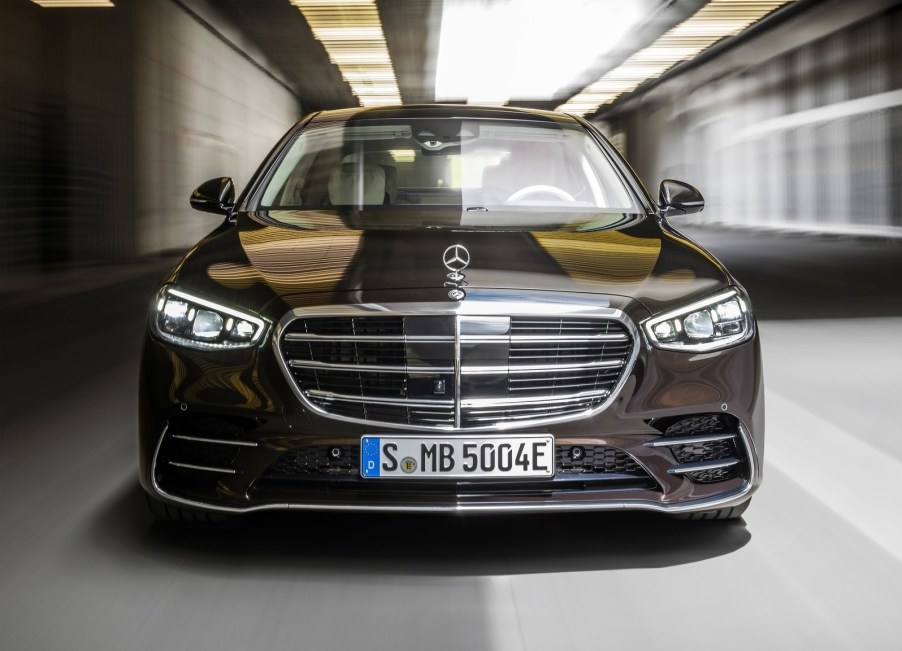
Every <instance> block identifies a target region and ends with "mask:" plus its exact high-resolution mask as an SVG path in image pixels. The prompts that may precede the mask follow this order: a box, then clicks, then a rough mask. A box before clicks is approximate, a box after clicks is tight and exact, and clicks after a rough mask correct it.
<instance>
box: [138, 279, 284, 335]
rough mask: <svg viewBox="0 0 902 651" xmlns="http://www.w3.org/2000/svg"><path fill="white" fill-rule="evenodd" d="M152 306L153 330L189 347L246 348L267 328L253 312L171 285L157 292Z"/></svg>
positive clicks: (266, 323) (264, 333) (265, 323)
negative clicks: (215, 301) (227, 305)
mask: <svg viewBox="0 0 902 651" xmlns="http://www.w3.org/2000/svg"><path fill="white" fill-rule="evenodd" d="M154 307H155V310H154V312H153V319H152V324H153V330H154V333H155V334H157V335H158V336H159V337H161V338H163V339H165V340H167V341H170V342H172V343H176V344H180V345H183V346H188V347H190V348H197V349H202V350H208V349H232V348H249V347H251V346H255V345H256V344H258V343H259V342H260V341H262V339H263V338H264V336H265V335H266V332H267V331H268V330H269V323H268V322H267V321H265V320H263V319H261V318H259V317H257V316H255V315H253V314H248V313H246V312H241V311H239V310H235V309H233V308H230V307H226V306H225V305H220V304H218V303H214V302H212V301H208V300H206V299H203V298H200V297H198V296H194V295H192V294H188V293H186V292H183V291H180V290H178V289H175V288H173V287H166V288H164V289H163V290H162V291H161V292H160V294H159V296H158V298H157V301H156V304H155V306H154Z"/></svg>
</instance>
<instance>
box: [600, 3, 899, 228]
mask: <svg viewBox="0 0 902 651" xmlns="http://www.w3.org/2000/svg"><path fill="white" fill-rule="evenodd" d="M874 4H876V3H872V2H870V3H869V2H867V1H866V0H861V1H860V2H859V1H856V2H848V1H843V2H825V3H822V4H820V5H816V6H812V7H810V8H809V9H808V10H807V11H805V12H803V13H802V14H801V15H799V16H797V17H796V18H795V19H794V20H791V21H788V22H787V23H785V24H783V25H780V26H779V27H777V28H775V29H773V30H770V31H767V32H764V33H754V32H753V33H752V34H750V35H749V37H748V38H746V39H745V40H744V41H743V42H742V43H740V44H738V45H736V46H735V47H733V48H730V49H729V50H726V51H723V52H712V53H711V55H713V56H708V57H704V58H702V57H700V59H701V60H700V61H699V62H698V64H697V65H695V66H694V67H693V68H691V69H689V70H687V71H685V72H684V73H682V74H680V75H678V76H675V77H673V78H671V79H668V80H665V81H663V82H662V83H660V84H659V85H658V86H656V87H655V88H653V89H652V90H650V91H649V92H647V93H645V94H644V95H642V96H641V97H637V98H636V99H633V100H629V101H627V102H625V103H624V104H623V106H621V107H618V108H617V109H616V110H614V111H612V113H611V115H610V116H609V117H608V119H607V122H606V123H605V124H604V125H603V127H604V128H605V129H606V130H607V131H608V132H609V133H611V134H612V135H613V136H614V140H615V142H617V143H619V145H620V147H621V148H625V151H626V154H627V157H628V158H629V160H630V161H631V162H632V164H633V165H634V166H635V167H636V169H637V171H638V172H639V173H640V175H641V176H642V177H643V179H644V180H645V182H646V184H647V185H648V187H649V190H650V191H652V192H653V193H655V194H656V193H657V184H658V183H659V182H660V181H661V180H662V179H664V178H677V179H681V180H685V181H687V182H689V183H692V184H693V185H696V186H698V187H699V188H700V189H701V190H702V192H703V194H704V195H705V199H706V200H707V205H706V208H705V212H704V213H703V214H702V215H699V216H698V217H697V218H695V219H694V221H697V222H698V223H703V222H704V223H711V222H719V223H724V224H728V225H735V226H748V227H753V228H760V227H777V228H785V229H789V230H792V229H798V230H803V231H812V232H837V233H848V234H856V233H861V234H870V235H874V234H880V235H891V236H896V237H902V7H900V6H899V5H897V6H896V7H895V8H891V9H889V10H888V11H882V12H879V13H876V14H874V13H869V12H871V7H869V5H874ZM863 14H864V16H865V17H863V18H862V15H863ZM686 221H689V220H688V219H686ZM680 223H686V222H685V221H681V222H680Z"/></svg>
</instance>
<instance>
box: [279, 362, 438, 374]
mask: <svg viewBox="0 0 902 651" xmlns="http://www.w3.org/2000/svg"><path fill="white" fill-rule="evenodd" d="M288 364H289V365H290V366H291V367H292V368H314V369H316V368H321V369H323V370H327V371H372V372H375V373H405V374H408V373H414V374H416V373H453V372H454V368H453V367H450V366H388V365H385V364H330V363H329V362H315V361H308V360H303V359H293V360H291V361H290V362H288Z"/></svg>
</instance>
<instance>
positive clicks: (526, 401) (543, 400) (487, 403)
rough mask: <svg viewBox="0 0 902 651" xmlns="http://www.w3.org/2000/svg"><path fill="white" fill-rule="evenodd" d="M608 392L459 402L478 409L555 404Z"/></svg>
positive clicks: (464, 405)
mask: <svg viewBox="0 0 902 651" xmlns="http://www.w3.org/2000/svg"><path fill="white" fill-rule="evenodd" d="M609 394H610V392H609V391H608V390H607V389H599V390H598V391H583V392H582V393H573V394H570V395H569V396H530V397H528V398H467V399H464V400H461V401H460V402H459V404H461V405H462V406H463V407H466V408H468V409H469V408H473V409H480V408H486V407H507V406H509V405H557V404H562V403H568V402H580V401H581V400H586V399H587V398H606V397H607V396H608V395H609Z"/></svg>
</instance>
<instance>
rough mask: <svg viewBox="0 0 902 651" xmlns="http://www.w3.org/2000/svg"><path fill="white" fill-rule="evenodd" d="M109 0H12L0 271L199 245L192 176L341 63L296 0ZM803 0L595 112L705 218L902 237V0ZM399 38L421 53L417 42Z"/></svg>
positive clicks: (1, 137) (250, 146) (261, 138)
mask: <svg viewBox="0 0 902 651" xmlns="http://www.w3.org/2000/svg"><path fill="white" fill-rule="evenodd" d="M418 1H419V0H409V2H407V3H406V4H401V1H400V0H399V2H398V3H395V2H392V3H391V4H389V3H387V2H382V3H381V4H380V7H381V9H380V11H381V12H382V13H383V14H385V15H386V16H391V15H392V12H396V13H397V14H398V15H397V16H396V17H395V18H396V19H395V20H394V22H391V21H390V23H391V25H393V26H394V27H393V30H394V31H392V34H393V36H392V39H394V38H397V37H398V35H399V34H400V35H402V36H406V35H409V34H414V33H418V32H417V30H416V29H414V28H413V25H420V27H421V28H422V29H427V30H428V29H433V30H434V29H436V24H433V23H435V20H433V21H432V22H431V23H430V22H426V23H423V24H421V23H416V21H415V18H416V15H419V14H421V13H424V11H420V10H417V11H414V10H415V9H417V7H420V5H418V4H417V2H418ZM423 1H424V2H427V0H423ZM428 1H430V2H432V4H431V5H429V6H431V7H432V10H431V13H430V15H440V12H438V10H437V8H438V7H439V6H440V2H438V0H428ZM115 4H116V6H115V9H109V10H106V9H95V10H47V9H42V8H40V7H38V6H37V5H36V4H34V3H33V2H31V1H29V0H3V2H2V3H0V98H2V99H0V191H2V196H3V200H2V201H0V273H2V277H3V279H4V281H5V282H4V284H6V285H12V284H14V283H15V282H17V280H18V279H21V278H28V277H31V278H35V279H37V280H36V281H35V282H39V281H40V279H41V278H42V277H43V276H42V274H44V272H47V271H56V270H60V269H63V270H64V269H68V268H72V267H75V266H83V265H91V264H94V263H107V262H123V261H131V260H134V259H136V258H137V257H141V256H147V255H153V254H156V253H160V252H170V251H177V250H184V249H185V248H187V247H189V246H190V245H191V244H193V243H194V242H195V241H196V240H197V239H198V238H199V237H200V236H201V235H203V233H205V232H206V231H208V230H209V229H211V228H212V226H213V225H214V223H215V220H211V218H210V217H205V216H203V215H199V214H198V213H194V212H193V211H191V209H190V208H189V206H188V201H187V199H188V196H189V194H190V192H191V190H192V189H193V188H194V187H195V186H196V185H197V184H199V183H200V182H201V181H203V180H206V179H207V178H211V177H215V176H220V175H228V176H232V177H233V178H234V179H235V181H236V183H237V185H238V187H239V188H240V187H243V185H244V184H245V183H246V182H247V181H248V179H249V177H250V175H251V174H252V172H253V170H254V169H255V167H256V165H257V164H258V163H259V161H260V160H261V159H262V158H263V156H264V155H265V153H266V152H267V151H268V150H269V148H270V147H272V145H273V144H274V143H275V142H276V140H277V139H278V138H279V136H280V135H281V134H282V133H284V132H285V130H286V129H287V128H288V127H289V126H290V125H291V124H292V123H293V122H295V121H296V120H297V119H298V118H299V117H300V116H301V115H302V114H303V113H304V112H305V109H307V108H309V107H308V106H303V105H302V102H301V99H300V98H299V96H298V94H297V92H296V91H297V89H298V88H304V89H305V90H306V92H307V93H308V94H309V93H313V96H315V94H316V93H315V92H314V91H316V90H317V89H322V87H323V86H329V85H330V82H328V79H331V77H328V75H326V73H329V74H331V75H332V76H333V77H335V78H336V79H338V77H337V73H336V72H335V71H334V70H333V69H332V66H331V65H330V64H328V63H327V60H326V58H325V55H324V54H323V53H322V52H321V48H320V46H319V45H318V44H316V42H315V41H313V40H312V37H311V36H310V35H309V34H308V35H307V36H306V37H305V38H306V39H307V40H306V41H304V42H306V43H307V45H306V46H305V47H306V48H307V49H306V50H304V49H303V48H302V47H301V43H300V41H299V40H298V39H301V36H302V35H303V34H302V32H299V31H297V30H296V29H295V27H296V25H295V26H292V27H291V29H289V26H288V25H286V26H285V29H284V30H282V31H279V25H280V23H281V22H287V19H288V18H293V19H294V20H297V21H300V20H301V19H300V14H299V13H298V12H297V11H296V10H295V8H294V7H292V6H291V5H290V3H289V2H288V0H285V2H284V3H282V2H269V3H266V7H267V8H268V11H263V9H264V4H263V3H257V4H255V3H253V2H251V0H248V2H247V3H243V2H236V1H234V0H233V1H232V2H225V1H224V0H221V1H220V2H212V1H209V0H116V3H115ZM665 4H666V3H665ZM549 6H551V5H549ZM798 7H799V10H798V11H797V13H796V14H795V15H794V17H792V18H788V19H786V20H782V21H779V22H778V23H777V24H776V25H769V26H767V27H766V28H761V29H756V28H752V29H749V30H748V32H747V33H744V34H743V35H742V36H741V37H738V38H737V39H732V40H729V42H728V43H727V44H726V46H724V47H718V46H714V47H712V48H711V49H710V50H709V51H707V52H705V53H704V54H703V55H702V56H700V57H698V58H697V59H696V60H693V61H691V62H689V63H687V64H685V65H681V66H678V67H677V68H675V69H674V70H673V71H672V72H670V73H667V74H666V75H664V77H662V78H661V79H660V80H658V81H657V82H655V83H651V84H648V85H644V86H643V87H642V88H641V89H640V90H639V91H637V92H636V93H633V94H632V95H631V96H630V97H627V98H625V100H624V101H618V102H616V103H615V104H613V105H610V106H607V107H605V108H604V110H602V112H601V113H600V114H599V115H600V116H601V117H600V118H597V120H601V121H603V125H602V126H603V127H604V128H605V130H606V131H607V132H608V133H609V134H611V135H612V136H613V137H614V140H615V142H616V143H617V144H618V146H619V147H620V148H621V149H622V150H623V151H625V153H626V154H627V156H628V158H629V159H630V161H631V162H632V163H633V165H634V166H635V167H636V168H637V170H638V171H639V173H640V175H641V176H642V177H643V178H644V180H645V182H646V184H647V185H648V186H649V188H650V190H651V191H652V192H656V190H657V185H658V183H659V182H660V180H661V179H663V178H668V177H670V178H679V179H682V180H686V181H688V182H690V183H693V184H695V185H697V186H698V187H699V188H700V189H701V190H702V191H703V193H704V194H705V197H706V199H707V200H708V206H707V208H706V210H705V212H704V213H702V215H700V216H698V218H697V221H698V222H699V223H723V224H728V225H733V226H744V227H751V228H760V227H778V228H787V229H799V230H803V231H813V232H839V233H851V234H856V233H863V234H866V235H875V234H876V235H880V236H884V235H889V236H891V237H902V8H900V3H898V2H890V1H889V0H855V2H850V1H849V0H805V1H804V2H800V3H799V4H798ZM227 9H228V11H227ZM277 10H281V11H277ZM389 10H391V11H389ZM550 10H552V9H549V11H550ZM426 13H429V12H426ZM255 21H256V22H255ZM405 21H406V22H405ZM439 22H440V21H439ZM404 25H408V27H407V28H405V27H404ZM430 25H431V27H430ZM308 31H309V30H308ZM261 34H262V36H261ZM251 35H255V37H256V38H258V39H260V38H263V40H262V41H259V40H258V41H255V40H254V38H253V37H252V36H251ZM292 35H294V36H292ZM389 40H391V39H389ZM430 42H431V41H430ZM255 43H256V44H260V43H265V44H266V45H267V46H271V45H273V44H275V45H277V47H274V48H271V49H269V50H267V52H269V53H270V54H272V52H276V51H277V52H281V53H282V54H281V55H282V56H283V57H284V59H283V60H281V64H282V69H281V70H288V71H289V72H290V73H291V74H293V75H295V77H292V78H291V79H292V80H293V81H290V82H289V81H286V79H288V78H286V77H283V76H282V75H283V72H282V71H281V70H280V68H279V67H278V66H276V65H273V64H272V61H271V60H268V59H267V56H266V55H265V54H264V53H263V52H262V51H260V50H259V49H258V47H257V45H255ZM311 44H313V46H312V47H311ZM261 47H262V46H261ZM402 50H403V48H401V50H399V51H398V52H399V53H400V52H401V51H402ZM311 52H319V54H318V56H319V58H317V57H316V56H314V54H311ZM417 52H419V50H417ZM405 56H407V57H408V58H407V59H404V58H403V57H402V56H401V55H400V54H399V61H401V62H403V61H405V60H406V61H407V64H406V65H408V66H409V65H413V64H418V63H419V62H420V59H421V58H422V57H421V56H419V55H409V53H408V54H407V55H405ZM289 64H291V65H289ZM399 65H400V64H399ZM286 66H288V67H287V68H286ZM292 66H294V67H292ZM402 67H403V66H402ZM474 74H479V73H478V71H474ZM318 75H319V76H318ZM339 81H340V80H339ZM339 81H334V80H333V83H334V84H335V85H341V84H339ZM341 83H342V84H343V82H341ZM423 83H426V82H423ZM304 84H306V85H304ZM338 90H341V89H338ZM338 90H336V93H337V92H338ZM344 92H345V93H346V94H347V89H346V88H344ZM421 95H422V93H420V95H415V96H416V97H417V98H420V96H421ZM308 96H310V95H304V97H308ZM349 97H350V95H349ZM686 222H688V219H687V220H686ZM686 222H682V223H686Z"/></svg>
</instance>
